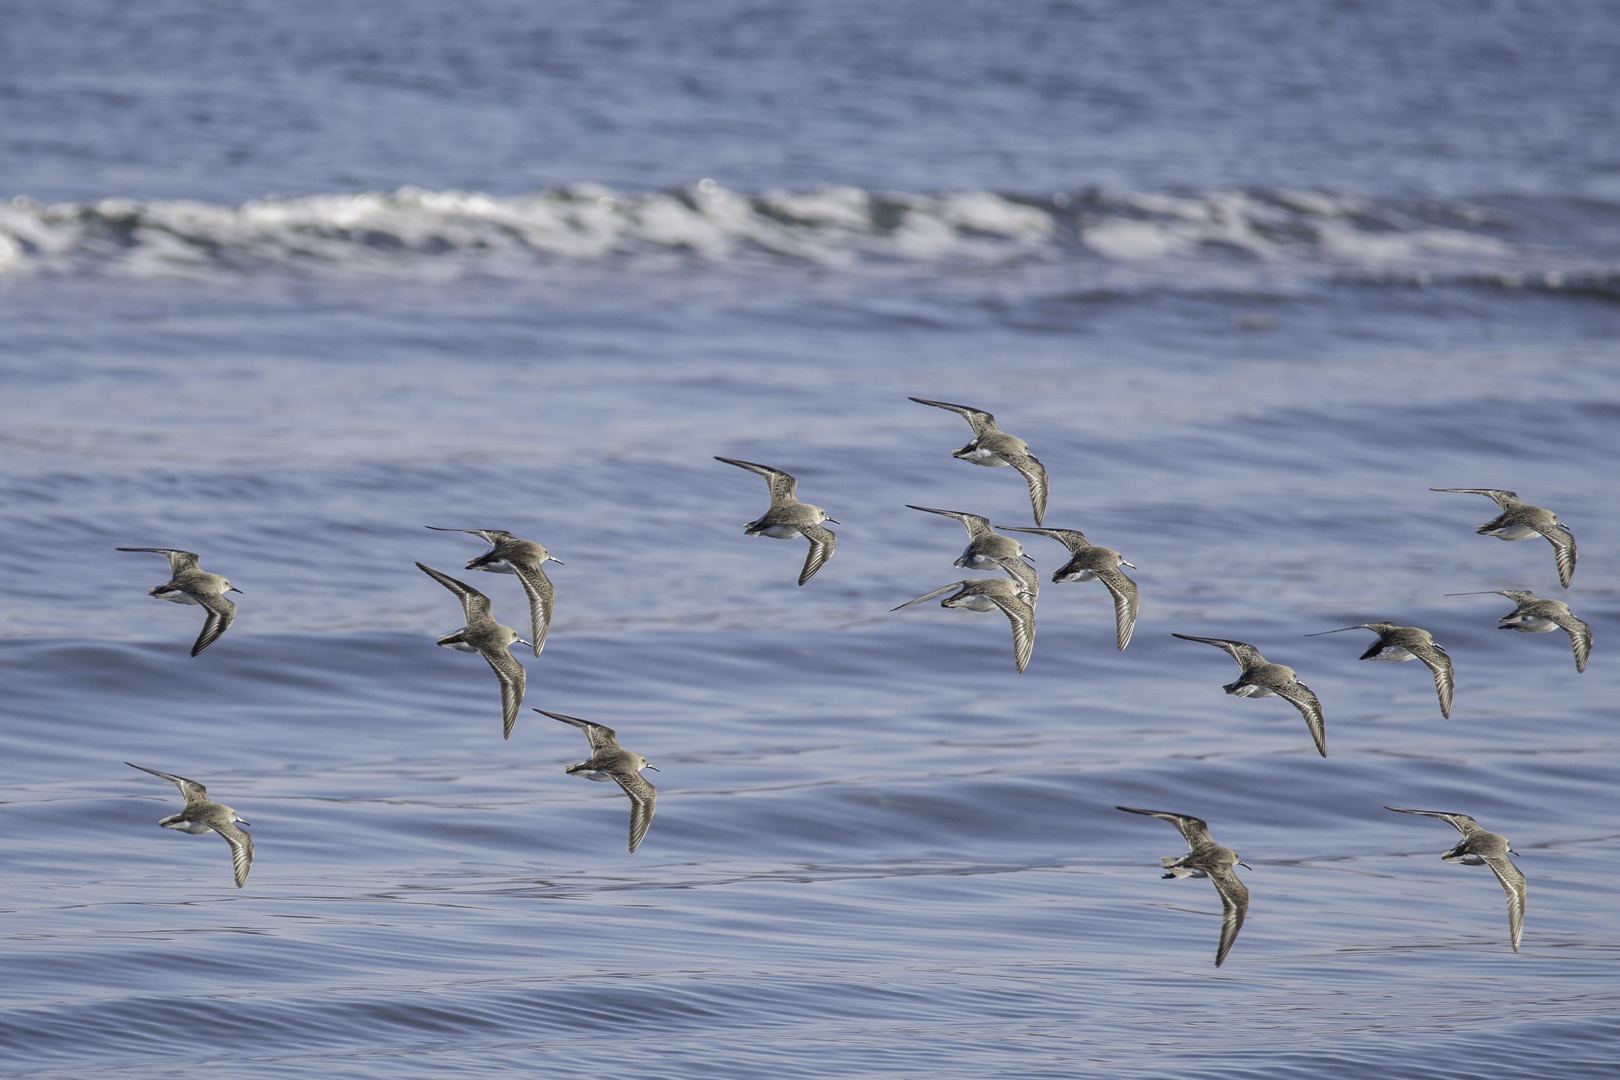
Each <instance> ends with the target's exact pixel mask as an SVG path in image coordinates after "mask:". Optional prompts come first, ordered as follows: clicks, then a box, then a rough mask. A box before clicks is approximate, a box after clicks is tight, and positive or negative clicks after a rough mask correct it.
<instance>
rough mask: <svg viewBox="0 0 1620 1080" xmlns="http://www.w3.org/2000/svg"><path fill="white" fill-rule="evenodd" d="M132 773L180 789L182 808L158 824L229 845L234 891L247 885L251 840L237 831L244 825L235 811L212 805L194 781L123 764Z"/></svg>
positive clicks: (127, 762)
mask: <svg viewBox="0 0 1620 1080" xmlns="http://www.w3.org/2000/svg"><path fill="white" fill-rule="evenodd" d="M124 764H125V765H128V766H129V767H130V768H132V769H139V770H141V772H147V773H151V774H152V775H153V776H161V777H163V779H165V780H167V781H168V782H169V783H171V784H173V785H174V786H175V787H177V788H179V789H180V794H181V795H184V796H185V798H186V808H185V809H184V810H182V811H180V812H179V813H178V814H171V815H170V816H168V817H166V818H164V819H162V820H161V821H159V822H158V824H159V825H161V826H163V827H164V828H165V829H178V830H180V831H181V832H185V833H191V834H193V835H201V834H203V833H210V832H211V833H218V834H219V835H220V836H222V837H224V838H225V842H226V843H227V844H229V845H231V866H232V867H233V868H234V869H235V871H236V887H237V888H238V889H240V888H241V887H242V886H243V885H245V884H246V883H247V876H248V871H249V870H250V869H252V867H253V837H251V836H249V835H248V834H247V833H245V832H243V831H242V830H241V829H238V828H237V827H236V826H237V823H238V822H240V823H241V824H243V825H246V824H248V823H247V822H245V821H242V819H241V818H239V817H237V816H236V811H235V810H232V809H231V808H230V807H228V806H226V805H225V804H224V803H217V802H214V801H213V800H212V799H210V798H209V797H208V789H207V788H205V787H203V786H202V785H201V784H199V783H197V781H195V780H187V779H186V778H185V777H183V776H175V775H174V774H173V773H166V772H158V771H157V770H156V769H148V768H147V767H146V766H145V765H136V764H135V763H134V762H131V761H126V762H124Z"/></svg>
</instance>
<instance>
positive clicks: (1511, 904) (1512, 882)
mask: <svg viewBox="0 0 1620 1080" xmlns="http://www.w3.org/2000/svg"><path fill="white" fill-rule="evenodd" d="M1485 865H1486V866H1488V867H1490V868H1491V870H1492V871H1493V872H1494V873H1495V874H1496V880H1497V881H1500V882H1501V883H1502V891H1503V892H1504V893H1506V894H1507V909H1508V933H1509V934H1510V935H1512V938H1513V951H1514V952H1518V951H1519V938H1520V937H1522V936H1523V935H1524V899H1525V888H1524V874H1523V873H1521V872H1520V871H1519V868H1518V867H1517V866H1514V865H1513V861H1512V860H1511V859H1509V858H1508V857H1507V855H1505V854H1503V855H1487V856H1485Z"/></svg>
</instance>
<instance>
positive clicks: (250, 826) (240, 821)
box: [236, 818, 1517, 854]
mask: <svg viewBox="0 0 1620 1080" xmlns="http://www.w3.org/2000/svg"><path fill="white" fill-rule="evenodd" d="M236 823H237V824H238V825H246V826H247V827H248V828H252V827H253V822H251V821H244V820H243V819H242V818H237V819H236ZM1515 854H1517V853H1515Z"/></svg>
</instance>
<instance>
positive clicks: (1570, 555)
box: [1536, 526, 1575, 589]
mask: <svg viewBox="0 0 1620 1080" xmlns="http://www.w3.org/2000/svg"><path fill="white" fill-rule="evenodd" d="M1536 531H1537V532H1538V533H1540V534H1541V535H1542V536H1545V537H1546V538H1547V543H1549V544H1551V545H1552V546H1553V559H1554V560H1555V561H1556V562H1557V563H1558V583H1559V584H1560V585H1562V586H1563V587H1564V588H1566V589H1567V588H1569V580H1570V578H1572V577H1574V576H1575V537H1574V535H1573V534H1572V533H1570V531H1569V530H1568V529H1561V528H1558V527H1557V526H1551V527H1549V528H1546V529H1537V530H1536Z"/></svg>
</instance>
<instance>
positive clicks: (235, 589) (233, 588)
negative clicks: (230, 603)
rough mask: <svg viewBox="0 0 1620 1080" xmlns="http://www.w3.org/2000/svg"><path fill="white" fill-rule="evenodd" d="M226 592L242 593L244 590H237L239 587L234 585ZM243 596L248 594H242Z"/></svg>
mask: <svg viewBox="0 0 1620 1080" xmlns="http://www.w3.org/2000/svg"><path fill="white" fill-rule="evenodd" d="M225 591H226V592H234V593H240V592H242V590H241V589H238V588H237V587H236V586H235V585H232V586H231V587H230V588H228V589H226V590H225ZM242 595H243V596H246V595H247V593H242Z"/></svg>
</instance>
